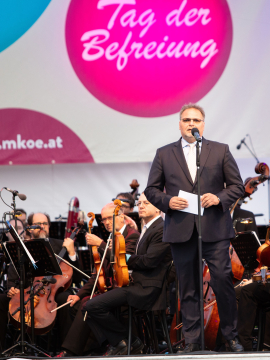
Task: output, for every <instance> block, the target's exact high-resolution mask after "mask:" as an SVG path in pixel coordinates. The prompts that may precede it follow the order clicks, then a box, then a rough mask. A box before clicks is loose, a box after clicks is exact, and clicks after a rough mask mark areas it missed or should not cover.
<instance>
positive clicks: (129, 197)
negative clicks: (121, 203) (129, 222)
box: [116, 192, 135, 208]
mask: <svg viewBox="0 0 270 360" xmlns="http://www.w3.org/2000/svg"><path fill="white" fill-rule="evenodd" d="M116 197H117V198H118V197H119V198H123V199H126V200H127V202H128V203H129V205H130V207H131V208H134V205H135V200H134V198H133V196H132V195H131V194H130V193H129V192H122V193H119V194H118V195H116Z"/></svg>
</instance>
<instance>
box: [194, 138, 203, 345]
mask: <svg viewBox="0 0 270 360" xmlns="http://www.w3.org/2000/svg"><path fill="white" fill-rule="evenodd" d="M201 141H202V139H201V138H198V139H197V143H196V165H197V184H198V259H199V283H200V315H201V316H200V317H201V349H202V350H204V349H205V344H204V306H203V305H204V304H203V268H202V225H201V183H200V142H201Z"/></svg>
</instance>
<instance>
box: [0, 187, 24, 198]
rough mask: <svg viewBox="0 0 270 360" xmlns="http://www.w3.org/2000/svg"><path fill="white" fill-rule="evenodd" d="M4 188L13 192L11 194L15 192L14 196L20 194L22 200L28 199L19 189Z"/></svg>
mask: <svg viewBox="0 0 270 360" xmlns="http://www.w3.org/2000/svg"><path fill="white" fill-rule="evenodd" d="M4 189H6V190H7V191H9V192H11V194H13V195H14V196H18V197H19V198H20V199H21V200H26V196H25V195H24V194H19V191H17V190H11V189H9V188H7V187H4Z"/></svg>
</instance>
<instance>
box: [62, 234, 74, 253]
mask: <svg viewBox="0 0 270 360" xmlns="http://www.w3.org/2000/svg"><path fill="white" fill-rule="evenodd" d="M63 246H64V247H66V248H67V251H68V255H70V256H73V255H75V254H76V253H75V248H74V241H73V240H72V239H70V238H66V239H65V240H64V242H63Z"/></svg>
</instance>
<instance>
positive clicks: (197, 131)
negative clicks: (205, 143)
mask: <svg viewBox="0 0 270 360" xmlns="http://www.w3.org/2000/svg"><path fill="white" fill-rule="evenodd" d="M191 134H192V135H193V136H194V137H195V139H196V141H198V142H201V141H202V138H201V137H200V133H199V130H198V129H197V128H192V129H191Z"/></svg>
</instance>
